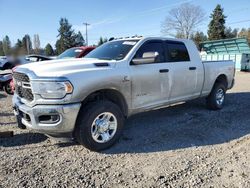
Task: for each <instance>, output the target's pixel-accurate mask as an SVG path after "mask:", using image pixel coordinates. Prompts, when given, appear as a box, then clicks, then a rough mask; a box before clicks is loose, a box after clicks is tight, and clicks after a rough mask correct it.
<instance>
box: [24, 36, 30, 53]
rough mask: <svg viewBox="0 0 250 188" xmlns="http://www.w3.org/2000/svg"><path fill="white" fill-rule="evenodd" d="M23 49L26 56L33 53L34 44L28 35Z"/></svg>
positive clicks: (25, 37)
mask: <svg viewBox="0 0 250 188" xmlns="http://www.w3.org/2000/svg"><path fill="white" fill-rule="evenodd" d="M22 48H23V49H24V53H25V54H30V53H32V43H31V39H30V36H29V35H28V34H26V35H25V36H24V37H23V39H22Z"/></svg>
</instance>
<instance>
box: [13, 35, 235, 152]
mask: <svg viewBox="0 0 250 188" xmlns="http://www.w3.org/2000/svg"><path fill="white" fill-rule="evenodd" d="M234 74H235V68H234V63H233V62H232V61H217V62H216V61H211V62H202V61H201V59H200V56H199V53H198V50H197V48H196V46H195V44H194V43H193V42H192V41H190V40H179V39H168V38H162V37H146V38H125V39H117V40H112V41H110V42H107V43H105V44H103V45H101V46H100V47H98V48H96V49H95V50H93V51H92V52H90V53H89V54H88V55H87V56H85V58H83V59H65V60H52V61H48V62H42V63H36V64H28V65H23V66H20V67H18V68H17V69H16V70H15V72H14V74H13V75H14V80H15V87H16V91H15V95H14V97H13V107H14V112H15V114H16V117H17V121H18V125H19V127H21V128H25V127H27V128H31V129H34V130H36V131H38V132H41V133H44V134H47V135H50V136H54V137H68V138H74V139H76V140H77V141H78V142H79V143H80V144H82V145H84V146H85V147H87V148H89V149H90V150H94V151H98V150H102V149H105V148H108V147H110V146H111V145H112V144H114V143H115V141H117V139H118V138H119V137H120V135H121V132H122V129H123V125H124V120H125V119H126V118H127V117H129V116H130V115H132V114H136V113H139V112H144V111H149V110H153V109H156V108H160V107H166V106H168V105H170V104H174V103H178V102H183V101H187V100H191V99H195V98H199V97H205V98H206V101H207V106H208V107H209V108H210V109H212V110H219V109H221V108H222V107H223V105H224V102H225V93H226V91H227V90H228V89H230V88H231V87H233V83H234Z"/></svg>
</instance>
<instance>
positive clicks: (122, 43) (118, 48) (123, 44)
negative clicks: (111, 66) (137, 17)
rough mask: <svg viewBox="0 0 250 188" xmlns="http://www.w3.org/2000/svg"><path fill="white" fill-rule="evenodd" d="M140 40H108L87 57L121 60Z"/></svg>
mask: <svg viewBox="0 0 250 188" xmlns="http://www.w3.org/2000/svg"><path fill="white" fill-rule="evenodd" d="M138 41H139V40H119V41H112V42H107V43H105V44H103V45H101V46H100V47H98V48H96V49H95V50H93V51H91V52H90V53H89V54H88V55H86V56H85V57H86V58H97V59H105V60H121V59H123V58H124V57H125V56H126V55H127V54H128V52H129V51H130V50H131V49H132V48H133V47H134V45H135V44H136V43H137V42H138Z"/></svg>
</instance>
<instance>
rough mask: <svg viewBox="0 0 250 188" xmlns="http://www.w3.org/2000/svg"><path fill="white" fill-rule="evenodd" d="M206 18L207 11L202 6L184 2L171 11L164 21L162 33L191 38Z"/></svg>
mask: <svg viewBox="0 0 250 188" xmlns="http://www.w3.org/2000/svg"><path fill="white" fill-rule="evenodd" d="M204 20H205V12H204V10H203V9H202V8H201V7H200V6H196V5H192V4H190V3H184V4H182V5H180V6H179V7H177V8H173V9H171V10H170V11H169V13H168V16H167V17H166V19H165V21H164V22H163V23H162V33H163V34H165V35H171V36H175V37H178V38H187V39H189V38H190V37H191V35H192V34H193V33H194V32H195V31H197V28H198V27H199V25H200V24H201V23H202V22H203V21H204Z"/></svg>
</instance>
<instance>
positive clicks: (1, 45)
mask: <svg viewBox="0 0 250 188" xmlns="http://www.w3.org/2000/svg"><path fill="white" fill-rule="evenodd" d="M0 56H4V51H3V42H2V41H0Z"/></svg>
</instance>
